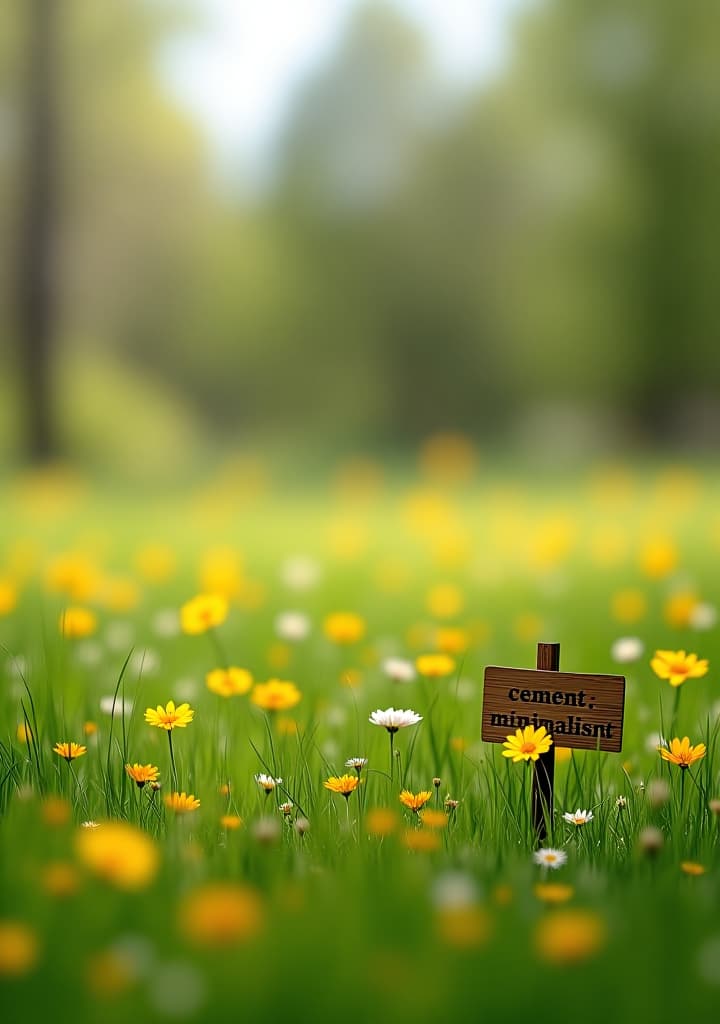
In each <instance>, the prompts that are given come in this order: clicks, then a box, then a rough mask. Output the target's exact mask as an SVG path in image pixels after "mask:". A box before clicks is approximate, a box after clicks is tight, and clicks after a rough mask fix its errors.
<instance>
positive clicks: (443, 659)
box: [415, 654, 455, 679]
mask: <svg viewBox="0 0 720 1024" xmlns="http://www.w3.org/2000/svg"><path fill="white" fill-rule="evenodd" d="M415 667H416V668H417V670H418V672H419V673H420V675H421V676H426V677H427V678H428V679H440V678H442V676H449V675H450V673H451V672H454V671H455V660H454V659H453V658H451V657H450V655H449V654H421V655H420V657H419V658H416V659H415Z"/></svg>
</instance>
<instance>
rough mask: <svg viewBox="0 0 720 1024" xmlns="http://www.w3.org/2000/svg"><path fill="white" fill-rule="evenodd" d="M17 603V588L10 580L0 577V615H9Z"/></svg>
mask: <svg viewBox="0 0 720 1024" xmlns="http://www.w3.org/2000/svg"><path fill="white" fill-rule="evenodd" d="M16 604H17V590H16V589H15V587H14V586H13V584H12V583H11V582H10V580H6V579H2V578H0V615H9V614H10V612H11V611H13V610H14V609H15V606H16Z"/></svg>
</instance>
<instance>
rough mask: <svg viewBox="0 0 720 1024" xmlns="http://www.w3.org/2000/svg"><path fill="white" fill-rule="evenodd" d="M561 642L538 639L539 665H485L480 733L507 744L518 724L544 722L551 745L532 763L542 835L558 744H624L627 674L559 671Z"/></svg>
mask: <svg viewBox="0 0 720 1024" xmlns="http://www.w3.org/2000/svg"><path fill="white" fill-rule="evenodd" d="M559 669H560V644H538V648H537V669H523V668H500V667H498V666H495V665H490V666H488V668H486V669H485V686H484V690H483V709H482V733H481V735H482V738H483V740H484V741H485V742H486V743H503V742H504V741H505V740H506V739H507V738H508V736H509V735H511V734H513V733H514V732H515V730H516V729H524V728H525V726H528V725H532V726H533V727H534V728H535V729H539V728H540V726H541V725H544V726H545V728H546V730H547V731H548V732H549V733H550V734H551V735H552V738H553V745H552V746H551V747H550V749H549V750H548V752H547V753H546V754H541V755H540V757H539V758H538V759H537V761H535V762H534V769H535V770H534V772H533V791H532V812H533V825H534V827H535V831H536V833H537V836H538V839H539V840H541V841H542V840H543V839H545V837H546V835H547V825H546V816H547V818H551V817H552V811H553V783H554V776H555V744H557V745H558V746H561V747H575V748H577V749H581V750H609V751H614V752H616V753H618V752H619V751H620V750H621V749H622V730H623V713H624V708H625V677H624V676H608V675H592V674H586V673H583V672H560V671H559Z"/></svg>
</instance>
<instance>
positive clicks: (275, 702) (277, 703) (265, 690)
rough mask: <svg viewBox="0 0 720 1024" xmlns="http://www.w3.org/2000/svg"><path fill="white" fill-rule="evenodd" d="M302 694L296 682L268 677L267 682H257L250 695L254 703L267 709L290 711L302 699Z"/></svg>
mask: <svg viewBox="0 0 720 1024" xmlns="http://www.w3.org/2000/svg"><path fill="white" fill-rule="evenodd" d="M301 698H302V694H301V693H300V691H299V690H298V688H297V686H296V685H295V683H290V682H286V681H284V680H282V679H268V681H267V682H266V683H256V684H255V686H254V687H253V691H252V693H251V695H250V699H251V701H252V702H253V704H256V705H257V706H258V707H259V708H263V709H264V710H265V711H288V710H289V709H290V708H294V707H295V705H296V704H297V703H298V702H299V701H300V700H301Z"/></svg>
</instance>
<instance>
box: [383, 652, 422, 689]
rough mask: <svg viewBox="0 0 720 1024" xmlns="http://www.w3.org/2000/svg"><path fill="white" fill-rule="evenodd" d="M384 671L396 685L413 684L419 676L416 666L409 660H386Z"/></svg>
mask: <svg viewBox="0 0 720 1024" xmlns="http://www.w3.org/2000/svg"><path fill="white" fill-rule="evenodd" d="M382 670H383V672H384V673H385V675H386V676H387V677H388V679H392V680H393V682H395V683H411V682H412V681H413V679H414V678H415V676H416V675H417V673H416V672H415V666H414V665H413V663H412V662H411V661H408V660H407V658H385V660H384V661H383V663H382Z"/></svg>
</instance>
